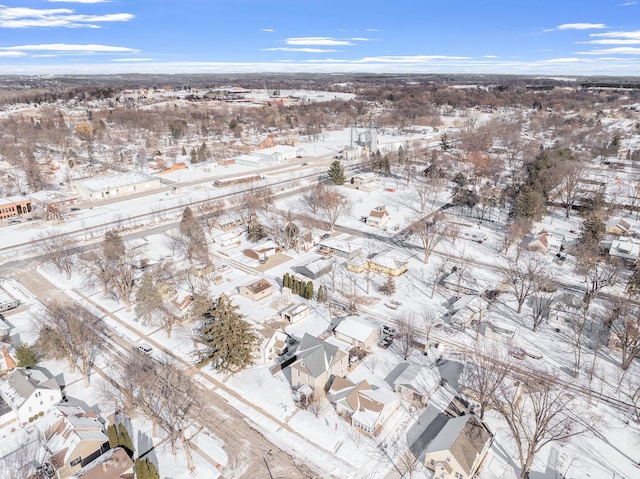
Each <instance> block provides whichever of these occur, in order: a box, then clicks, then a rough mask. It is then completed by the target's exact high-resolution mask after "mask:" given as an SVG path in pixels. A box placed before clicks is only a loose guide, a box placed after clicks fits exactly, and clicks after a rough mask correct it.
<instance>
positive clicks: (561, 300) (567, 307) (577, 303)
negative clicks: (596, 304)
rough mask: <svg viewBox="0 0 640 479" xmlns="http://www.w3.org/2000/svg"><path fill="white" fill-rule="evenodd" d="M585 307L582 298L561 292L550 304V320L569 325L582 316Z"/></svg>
mask: <svg viewBox="0 0 640 479" xmlns="http://www.w3.org/2000/svg"><path fill="white" fill-rule="evenodd" d="M583 307H584V302H583V301H582V298H579V297H578V296H576V295H574V294H571V293H561V294H559V295H558V296H556V297H555V298H554V299H553V300H552V301H551V304H550V305H549V322H550V323H552V324H562V325H564V326H569V325H570V324H572V323H573V322H574V321H575V320H577V319H579V318H580V315H581V314H582V308H583Z"/></svg>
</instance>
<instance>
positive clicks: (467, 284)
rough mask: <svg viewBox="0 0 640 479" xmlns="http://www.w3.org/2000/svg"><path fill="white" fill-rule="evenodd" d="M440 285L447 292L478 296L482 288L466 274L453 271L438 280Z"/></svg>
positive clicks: (456, 270) (457, 270)
mask: <svg viewBox="0 0 640 479" xmlns="http://www.w3.org/2000/svg"><path fill="white" fill-rule="evenodd" d="M440 284H441V285H442V286H444V287H445V288H447V289H448V290H451V291H455V292H456V294H457V295H458V296H460V295H462V294H480V293H481V292H482V290H483V288H482V287H481V286H480V285H479V284H478V282H477V281H476V279H475V278H473V277H472V276H471V275H470V274H469V273H468V272H466V271H461V270H459V269H455V271H452V272H451V273H449V274H447V275H445V276H443V277H442V278H441V279H440Z"/></svg>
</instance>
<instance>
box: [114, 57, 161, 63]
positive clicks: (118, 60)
mask: <svg viewBox="0 0 640 479" xmlns="http://www.w3.org/2000/svg"><path fill="white" fill-rule="evenodd" d="M153 60H154V59H153V58H114V59H113V60H111V61H112V62H152V61H153Z"/></svg>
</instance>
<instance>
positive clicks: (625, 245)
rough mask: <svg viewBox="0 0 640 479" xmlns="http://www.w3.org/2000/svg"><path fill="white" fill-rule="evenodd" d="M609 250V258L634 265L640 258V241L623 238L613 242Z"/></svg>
mask: <svg viewBox="0 0 640 479" xmlns="http://www.w3.org/2000/svg"><path fill="white" fill-rule="evenodd" d="M603 243H604V242H603ZM603 246H604V245H603ZM608 249H609V256H612V257H614V258H621V259H623V260H625V261H628V262H631V263H633V262H635V261H636V260H637V259H638V256H640V240H637V239H635V238H629V237H625V236H621V237H620V238H618V239H616V240H613V241H612V242H611V246H609V248H608Z"/></svg>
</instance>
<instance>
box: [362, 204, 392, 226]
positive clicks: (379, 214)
mask: <svg viewBox="0 0 640 479" xmlns="http://www.w3.org/2000/svg"><path fill="white" fill-rule="evenodd" d="M390 218H391V216H390V215H389V212H388V211H387V209H386V208H385V206H384V205H380V206H376V207H375V208H374V209H372V210H371V212H370V213H369V216H368V217H367V224H368V225H371V226H377V227H379V228H382V227H383V226H385V225H386V224H387V223H388V222H389V219H390Z"/></svg>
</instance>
